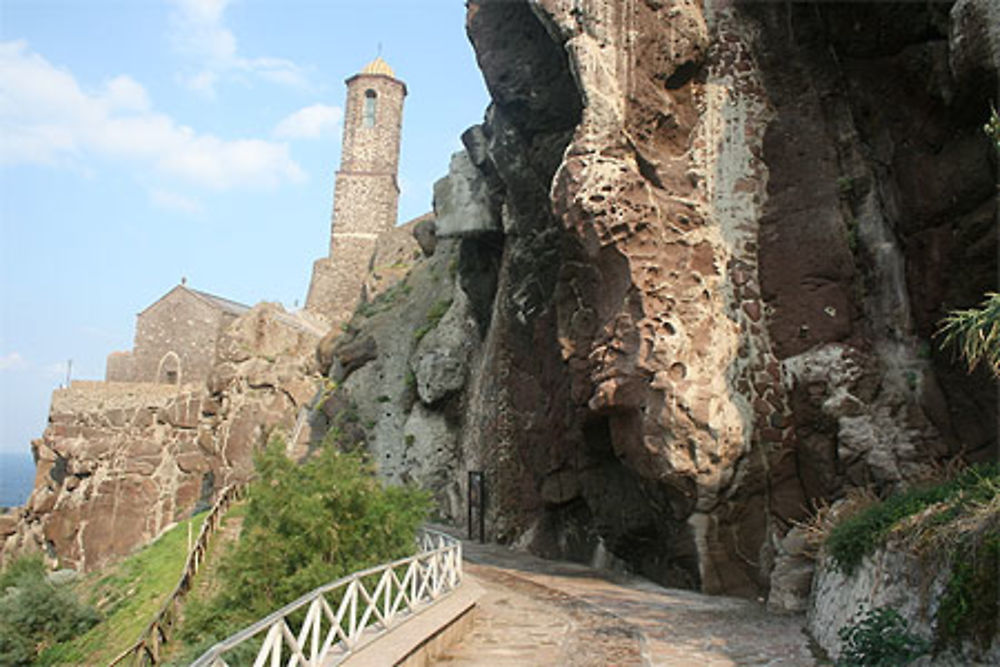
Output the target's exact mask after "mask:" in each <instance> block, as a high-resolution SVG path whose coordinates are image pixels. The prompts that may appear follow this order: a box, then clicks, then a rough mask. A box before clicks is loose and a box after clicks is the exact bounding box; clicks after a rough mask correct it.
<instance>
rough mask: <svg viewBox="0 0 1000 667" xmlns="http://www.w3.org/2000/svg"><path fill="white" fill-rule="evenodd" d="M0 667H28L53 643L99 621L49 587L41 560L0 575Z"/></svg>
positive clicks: (29, 559)
mask: <svg viewBox="0 0 1000 667" xmlns="http://www.w3.org/2000/svg"><path fill="white" fill-rule="evenodd" d="M0 595H2V597H0V664H2V665H29V664H31V663H32V662H34V660H35V658H36V656H37V655H38V653H40V652H41V651H42V650H44V649H45V648H46V647H47V646H51V645H52V644H54V643H56V642H62V641H67V640H69V639H72V638H73V637H75V636H77V635H79V634H82V633H84V632H86V631H87V630H89V629H90V628H91V627H92V626H94V625H95V624H97V622H98V621H99V620H100V618H99V617H98V614H97V612H96V611H95V610H94V609H92V608H90V607H87V606H84V605H82V604H81V603H80V601H79V600H78V599H77V598H76V596H75V595H73V593H72V592H71V591H69V590H67V589H65V588H61V587H56V586H53V585H52V584H51V583H49V581H48V579H46V576H45V564H44V563H43V562H42V559H41V556H34V557H31V556H29V557H23V558H18V559H17V560H15V561H13V562H12V563H11V564H10V565H9V566H8V568H7V569H6V570H5V571H4V572H3V574H2V575H0Z"/></svg>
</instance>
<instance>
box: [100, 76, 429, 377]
mask: <svg viewBox="0 0 1000 667" xmlns="http://www.w3.org/2000/svg"><path fill="white" fill-rule="evenodd" d="M346 84H347V102H346V105H345V108H346V111H345V114H344V134H343V141H342V143H341V146H342V148H341V161H340V169H339V170H338V171H337V176H336V183H335V186H334V204H333V215H332V222H331V232H330V250H329V254H328V256H326V257H323V258H320V259H318V260H316V262H315V263H314V265H313V274H312V279H311V280H310V283H309V293H308V296H307V298H306V306H305V312H304V313H302V312H300V313H298V314H297V316H293V319H294V321H292V320H289V322H290V323H291V324H292V325H293V326H307V327H310V328H311V327H312V326H315V323H316V322H315V321H316V320H317V319H318V320H321V321H322V322H323V323H325V325H326V326H331V325H336V324H338V323H341V322H346V321H347V320H349V319H350V317H351V314H352V313H353V312H354V309H355V307H356V306H357V304H358V302H359V301H360V300H361V299H362V298H364V292H365V279H366V276H367V275H368V272H369V268H370V264H371V262H372V257H373V254H374V253H375V251H376V248H377V247H378V243H379V239H380V238H384V239H386V240H387V242H388V243H389V245H390V246H392V245H400V244H399V243H396V244H393V243H392V241H393V240H394V238H393V237H395V236H396V234H393V233H392V232H393V230H394V229H395V225H396V216H397V213H396V211H397V205H398V201H399V182H398V179H397V171H398V167H399V143H400V131H401V128H402V122H403V98H404V97H405V96H406V84H404V83H403V82H402V81H400V80H398V79H396V78H395V73H394V72H393V70H392V68H391V67H389V65H388V64H386V62H385V61H384V60H382V59H381V58H376V59H375V60H373V61H372V62H370V63H368V64H367V65H365V67H364V68H363V69H362V70H361V72H360V73H358V74H355V75H354V76H352V77H350V78H348V79H347V81H346ZM406 236H407V237H409V229H407V231H406ZM411 243H412V241H411ZM404 246H405V244H404V245H403V246H401V247H404ZM249 310H250V308H249V306H245V305H243V304H241V303H236V302H234V301H231V300H229V299H225V298H223V297H220V296H216V295H214V294H209V293H207V292H201V291H199V290H195V289H191V288H189V287H187V286H186V285H185V284H183V282H182V284H180V285H178V286H176V287H174V288H173V289H171V290H170V291H169V292H167V293H166V294H165V295H163V296H162V297H161V298H160V299H159V300H157V301H156V302H155V303H153V304H152V305H150V306H149V307H148V308H146V309H145V310H143V311H142V312H141V313H139V314H138V316H137V317H136V329H135V344H134V347H133V349H132V350H131V351H126V352H112V353H111V354H110V355H108V359H107V368H106V372H105V379H106V380H107V381H109V382H152V383H158V384H173V385H181V384H188V383H192V382H203V381H204V380H206V379H207V377H208V374H209V371H210V370H211V368H212V365H213V364H214V363H215V359H216V353H217V348H218V342H219V338H220V336H221V335H222V333H223V331H224V330H225V329H226V327H228V326H229V325H230V324H231V323H232V322H233V321H234V320H235V319H236V318H238V317H239V316H241V315H243V314H244V313H246V312H248V311H249ZM303 320H308V323H306V324H303V322H302V321H303ZM286 323H287V322H286Z"/></svg>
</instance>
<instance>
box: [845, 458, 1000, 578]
mask: <svg viewBox="0 0 1000 667" xmlns="http://www.w3.org/2000/svg"><path fill="white" fill-rule="evenodd" d="M998 489H1000V467H998V466H996V465H989V466H980V467H973V468H968V469H966V470H965V471H963V472H962V473H960V474H959V475H958V476H957V477H955V478H954V479H952V480H949V481H947V482H944V483H941V484H936V485H933V486H923V487H916V488H912V489H909V490H907V491H904V492H903V493H899V494H896V495H894V496H889V497H888V498H886V499H885V500H884V501H882V502H880V503H877V504H875V505H872V506H871V507H868V508H866V509H864V510H862V511H861V512H859V513H858V514H856V515H854V516H851V517H848V518H847V519H845V520H843V521H841V522H840V523H838V524H837V525H836V526H834V527H833V530H831V531H830V535H829V537H827V540H826V548H827V551H828V552H829V554H830V556H831V558H832V559H833V562H834V564H835V565H836V567H837V569H839V570H840V571H841V572H843V573H845V574H848V575H850V574H853V572H854V570H855V569H857V567H858V566H859V565H860V564H861V561H862V560H863V559H864V557H865V556H868V555H870V554H872V553H874V552H875V550H876V549H878V548H879V547H881V546H882V545H884V544H885V540H886V537H887V536H888V535H889V533H890V532H891V531H892V529H893V527H895V526H896V525H897V524H898V523H899V522H900V521H902V520H903V519H905V518H907V517H909V516H913V515H914V514H917V513H918V512H922V511H923V510H925V509H926V508H928V507H930V506H931V505H939V504H940V505H941V507H940V509H939V510H938V511H937V512H935V513H934V514H933V515H932V516H930V517H928V519H927V522H929V523H931V524H941V525H943V524H946V523H950V522H953V521H955V520H957V519H959V518H960V517H962V516H963V515H964V514H966V513H967V512H968V511H971V510H972V509H973V508H975V507H977V506H979V505H982V504H984V503H989V502H990V501H992V500H993V499H994V498H995V497H996V495H997V492H998Z"/></svg>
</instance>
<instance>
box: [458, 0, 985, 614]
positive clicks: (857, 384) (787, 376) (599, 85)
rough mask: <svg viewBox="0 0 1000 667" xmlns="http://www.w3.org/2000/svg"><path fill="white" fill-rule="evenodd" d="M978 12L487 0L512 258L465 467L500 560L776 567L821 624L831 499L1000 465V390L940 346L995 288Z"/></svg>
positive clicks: (483, 357)
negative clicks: (480, 496) (932, 472)
mask: <svg viewBox="0 0 1000 667" xmlns="http://www.w3.org/2000/svg"><path fill="white" fill-rule="evenodd" d="M967 4H968V3H962V4H960V5H956V7H955V9H954V10H953V12H952V15H951V17H949V14H948V7H947V6H943V7H942V6H933V7H920V8H917V7H913V6H904V5H899V6H897V5H892V6H864V5H850V6H837V5H832V4H828V5H824V6H823V7H822V8H820V11H815V7H814V6H812V5H809V6H805V5H803V6H797V5H792V6H790V7H789V8H784V7H778V6H769V5H760V6H758V5H746V6H743V5H729V4H728V3H707V4H706V5H704V6H703V5H701V4H699V3H694V2H683V1H676V2H655V3H654V2H636V3H607V2H598V1H596V0H595V1H592V2H575V3H568V2H560V1H558V0H551V1H543V2H538V3H530V4H528V3H510V2H485V1H484V2H473V3H470V5H469V14H468V17H469V18H468V30H469V35H470V38H471V40H472V42H473V45H474V47H475V48H476V52H477V58H478V60H479V63H480V66H481V68H482V69H483V74H484V77H485V79H486V82H487V86H488V87H489V89H490V91H491V93H492V95H493V98H494V104H493V105H492V106H491V108H490V109H489V110H488V112H487V116H486V122H485V123H484V124H483V125H482V126H480V127H479V128H476V129H474V130H472V131H470V132H469V133H467V136H468V137H469V140H468V141H467V145H468V148H469V155H470V156H472V157H473V160H472V162H473V163H474V164H476V166H477V167H479V169H480V171H481V172H482V174H483V178H485V179H487V180H488V181H490V182H492V185H491V186H490V188H489V189H490V191H492V192H493V193H495V194H494V196H495V197H496V198H497V202H496V204H495V205H494V206H493V208H494V209H496V210H500V211H501V219H502V227H503V233H504V236H503V238H502V244H497V243H496V240H493V241H492V245H491V246H488V248H489V247H492V248H493V249H494V253H493V254H492V257H494V258H496V261H497V262H498V272H497V274H496V276H497V278H496V292H495V294H496V296H495V298H494V299H493V301H492V304H491V306H492V307H491V310H490V312H489V315H488V317H485V316H479V317H477V321H478V322H480V323H485V324H486V326H485V327H484V328H483V331H484V340H483V346H482V349H481V351H480V352H479V353H477V355H476V356H475V358H474V360H473V363H472V365H471V368H472V375H471V377H470V381H469V383H468V384H467V387H468V388H467V391H468V392H469V395H468V396H467V398H466V405H467V406H468V412H467V418H466V424H465V427H464V429H463V432H462V436H461V443H462V444H461V451H462V452H463V455H464V457H465V461H464V464H465V466H466V467H468V468H481V469H485V470H486V471H487V476H488V479H490V480H491V483H492V487H491V492H492V496H491V498H492V500H493V505H492V515H491V519H492V522H491V524H492V526H493V531H494V534H495V536H496V537H497V538H499V539H501V540H510V541H516V542H517V543H518V544H521V545H524V546H526V547H527V548H531V549H534V550H536V551H538V552H541V553H543V554H551V555H559V556H571V557H575V558H580V559H589V558H590V557H591V554H592V553H593V552H594V550H595V549H596V548H597V545H598V544H599V543H603V544H604V545H605V546H606V547H607V548H608V549H609V550H610V551H611V552H612V553H614V554H615V555H616V556H618V557H620V558H621V559H623V560H624V561H625V562H626V563H627V564H628V565H629V566H631V567H633V568H634V569H637V570H639V571H642V572H643V573H645V574H647V575H650V576H652V577H654V578H656V579H658V580H660V581H663V582H665V583H668V584H681V585H689V586H699V587H701V588H702V589H704V590H707V591H714V592H729V593H740V594H757V593H758V592H760V591H762V590H766V589H767V587H768V586H769V582H770V577H771V575H772V571H774V569H775V561H776V559H777V561H779V565H780V566H779V567H778V573H779V578H780V579H781V580H782V585H781V586H780V587H779V593H778V594H777V595H776V597H775V600H774V601H773V606H775V607H777V608H784V609H801V608H802V607H803V605H804V595H805V593H804V591H805V590H807V588H806V587H804V586H803V581H807V579H808V575H807V573H805V571H804V570H803V567H804V565H803V564H802V563H801V561H800V559H799V556H800V554H798V553H797V552H796V551H795V549H796V547H795V544H794V542H795V540H794V539H792V538H789V537H788V536H787V535H786V533H787V531H788V529H789V528H790V527H791V522H792V521H794V520H796V519H801V518H803V517H804V516H805V515H806V513H807V512H808V508H809V505H810V503H811V502H813V501H816V500H818V499H827V500H829V499H834V498H836V497H838V496H839V495H840V494H842V493H843V491H844V489H845V488H847V487H849V486H852V485H863V484H874V485H875V486H876V487H877V488H880V489H885V490H888V489H891V488H895V487H896V486H898V485H900V484H905V483H906V480H908V479H911V478H913V477H914V476H917V475H920V474H922V473H923V472H924V470H925V468H926V466H927V465H928V464H929V463H931V462H932V461H934V460H937V459H941V458H943V457H946V456H948V455H950V454H954V453H955V452H957V451H958V450H959V448H960V447H961V446H964V447H965V448H966V451H968V452H970V453H971V454H972V457H973V458H974V457H975V456H985V455H988V454H989V453H990V452H992V451H994V450H995V446H996V440H995V434H993V435H987V434H986V433H984V432H983V431H982V430H980V429H979V426H980V425H982V424H993V423H995V405H993V404H989V405H988V404H987V402H981V400H980V399H982V398H985V399H986V401H990V400H993V399H991V398H990V397H991V396H995V387H993V386H991V384H990V383H989V381H988V380H987V379H986V378H985V376H984V377H980V378H973V379H971V380H970V379H969V378H967V377H965V376H964V373H963V372H962V371H961V370H957V369H955V368H953V367H951V366H950V362H949V361H948V360H947V355H946V354H942V353H939V352H938V351H937V350H936V346H935V345H933V344H932V343H931V341H930V340H929V337H930V334H931V333H932V331H933V329H934V326H935V322H936V321H937V320H938V319H939V318H940V317H941V316H942V315H943V313H944V312H945V310H946V309H948V308H951V307H955V306H957V305H959V304H962V305H970V304H972V303H975V302H976V301H977V300H978V299H980V298H981V295H982V293H983V292H984V291H985V290H987V289H989V288H990V286H991V282H990V280H991V278H989V276H994V275H995V271H996V224H995V220H996V193H995V188H993V187H992V184H994V183H995V181H996V165H995V159H994V158H993V157H991V154H990V152H989V151H990V149H989V144H988V142H987V141H986V140H985V138H984V137H982V136H981V132H980V129H979V127H978V124H979V123H981V119H982V118H983V117H984V114H985V110H986V109H988V104H987V101H986V97H984V94H985V93H983V92H982V91H983V88H982V85H981V84H982V83H983V81H992V82H994V83H995V81H996V64H995V62H992V61H990V60H989V58H987V57H986V56H984V55H983V54H984V53H991V51H989V50H988V49H987V50H986V51H983V50H982V49H981V48H980V47H979V46H978V44H980V42H981V41H982V39H983V37H982V36H981V35H977V34H975V32H976V29H975V28H972V27H971V25H972V24H973V23H974V21H971V20H970V19H968V16H970V15H971V14H975V13H976V12H980V13H982V12H983V11H991V10H986V9H983V8H982V7H981V6H979V5H976V6H975V7H968V6H965V5H967ZM786 9H787V11H786ZM976 15H978V14H976ZM959 23H962V24H963V25H966V27H965V28H960V27H956V26H958V25H959ZM980 32H983V31H982V30H980ZM987 32H988V31H987ZM956 34H961V35H962V38H958V37H956ZM949 35H951V42H950V46H949V42H948V41H947V39H948V37H949ZM965 38H967V40H966V41H964V42H963V41H962V40H963V39H965ZM988 39H992V38H991V37H988ZM990 44H992V42H990ZM990 48H993V47H992V46H991V47H990ZM970 63H976V64H974V65H973V64H970ZM991 63H992V64H991ZM973 82H975V85H973ZM540 83H544V85H540ZM977 86H979V87H978V88H977ZM993 89H994V90H995V85H994V87H993ZM986 90H990V88H986ZM972 108H976V109H978V111H976V112H975V113H973V112H971V111H970V109H972ZM480 156H481V157H480ZM957 239H962V240H961V241H959V240H957ZM473 248H474V247H473V246H472V244H471V243H470V244H469V245H467V246H463V250H469V251H470V252H471V251H472V250H473ZM475 250H476V252H477V253H478V255H477V256H479V257H482V256H484V255H485V256H490V255H489V251H488V249H487V250H484V247H483V245H482V244H480V245H479V246H475ZM465 268H468V265H465V266H460V271H459V273H460V277H461V278H462V280H461V282H462V284H463V286H464V285H465V284H466V282H467V280H468V278H467V276H466V273H465V271H464V269H465ZM481 282H485V281H481ZM469 293H470V294H472V291H471V290H469ZM485 293H486V295H488V294H489V292H488V290H485ZM472 301H473V302H474V303H475V302H476V299H473V300H472ZM483 310H484V309H483V308H482V306H480V307H479V311H480V312H482V311H483ZM959 431H961V434H959ZM959 442H962V443H963V444H962V445H959V444H958V443H959Z"/></svg>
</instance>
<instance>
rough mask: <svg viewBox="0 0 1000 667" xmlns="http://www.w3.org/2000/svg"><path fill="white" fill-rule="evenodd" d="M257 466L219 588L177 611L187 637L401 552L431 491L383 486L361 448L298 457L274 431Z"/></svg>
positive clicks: (227, 629) (200, 636)
mask: <svg viewBox="0 0 1000 667" xmlns="http://www.w3.org/2000/svg"><path fill="white" fill-rule="evenodd" d="M328 440H333V438H328ZM255 465H256V469H257V474H258V479H257V481H255V482H254V483H253V484H252V485H251V487H250V503H249V506H248V508H247V514H246V518H245V520H244V523H243V528H242V532H241V534H240V540H239V543H238V544H237V545H236V547H235V548H234V549H233V551H231V552H230V553H229V554H227V555H226V557H225V559H224V561H223V563H222V564H221V568H220V569H221V579H222V590H221V591H220V592H219V594H218V595H216V596H215V597H214V598H213V599H211V600H210V601H208V602H207V603H204V604H200V603H198V602H197V601H194V602H193V603H192V604H189V606H188V609H186V610H185V616H186V617H187V620H185V625H184V628H183V631H182V635H183V637H184V639H185V641H186V642H188V643H195V642H206V641H208V640H209V639H211V638H212V637H214V638H216V639H221V638H222V637H225V636H226V635H228V634H230V633H232V632H234V631H235V630H238V629H239V628H240V627H242V626H244V625H247V624H249V623H251V622H253V621H255V620H257V619H258V618H261V617H263V616H265V615H267V614H268V613H270V612H272V611H274V610H275V609H278V608H279V607H281V606H282V605H284V604H287V603H288V602H291V601H292V600H294V599H296V598H297V597H299V596H300V595H302V594H304V593H307V592H308V591H310V590H312V589H314V588H316V587H317V586H320V585H322V584H325V583H329V582H331V581H333V580H335V579H338V578H340V577H343V576H345V575H347V574H350V573H351V572H355V571H358V570H361V569H364V568H367V567H370V566H373V565H377V564H379V563H383V562H387V561H390V560H395V559H397V558H402V557H405V556H409V555H410V554H412V553H413V552H414V550H415V548H416V531H417V528H419V527H420V525H421V524H422V523H423V522H424V520H425V519H426V517H427V514H428V511H429V509H430V496H429V494H427V493H426V492H423V491H420V490H417V489H414V488H410V487H385V486H383V485H382V483H381V482H380V481H379V480H378V479H377V478H376V477H375V471H374V467H373V466H372V465H371V464H370V463H369V462H367V461H366V460H365V457H364V455H363V454H362V453H360V452H351V453H344V452H341V451H339V448H338V447H337V446H336V444H335V443H334V442H327V443H325V444H324V446H323V447H322V448H321V449H320V450H318V451H317V452H316V453H315V454H314V455H313V456H312V457H311V458H310V459H309V460H307V461H306V462H305V463H303V464H301V465H299V464H296V463H295V462H293V461H291V460H289V459H288V457H287V456H286V455H285V445H284V443H283V442H281V440H280V439H275V440H273V441H272V442H271V444H270V445H269V446H268V447H267V449H266V450H265V451H263V452H261V453H260V454H259V455H258V456H257V457H256V458H255Z"/></svg>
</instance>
